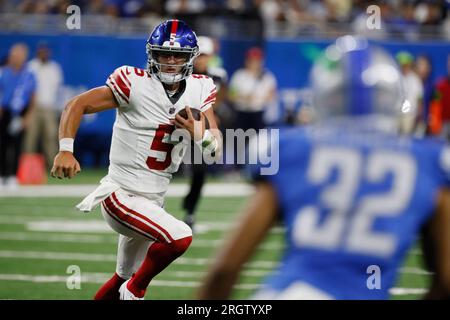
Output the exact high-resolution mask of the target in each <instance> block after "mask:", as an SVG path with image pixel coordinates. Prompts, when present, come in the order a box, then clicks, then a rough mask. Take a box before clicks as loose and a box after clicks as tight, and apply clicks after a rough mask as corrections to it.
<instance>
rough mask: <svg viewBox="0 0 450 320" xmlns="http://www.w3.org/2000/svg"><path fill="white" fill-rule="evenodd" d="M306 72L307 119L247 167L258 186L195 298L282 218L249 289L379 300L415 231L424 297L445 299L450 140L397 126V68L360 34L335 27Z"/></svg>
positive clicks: (400, 108)
mask: <svg viewBox="0 0 450 320" xmlns="http://www.w3.org/2000/svg"><path fill="white" fill-rule="evenodd" d="M311 79H312V104H313V107H314V108H315V112H316V114H315V116H316V119H317V121H316V123H315V124H313V125H311V126H309V127H303V128H301V127H296V128H291V129H286V130H281V131H280V138H279V141H277V142H276V143H278V146H279V159H280V163H279V168H280V169H279V171H278V173H277V174H275V175H271V176H262V175H261V174H260V170H259V169H260V168H261V167H260V166H258V165H257V166H255V167H253V168H252V169H251V170H250V171H251V172H252V173H253V177H254V178H255V179H256V193H255V194H254V196H253V198H252V199H251V201H250V203H249V205H248V207H247V209H246V211H245V212H244V216H243V217H242V218H241V219H240V220H238V221H240V224H239V226H238V227H237V228H235V230H234V232H233V234H232V235H231V237H230V239H229V240H228V241H227V242H226V244H225V245H224V246H223V247H222V250H221V252H220V253H219V254H218V257H217V259H216V260H215V263H214V264H213V265H212V267H211V269H210V271H209V273H208V275H207V277H206V279H205V281H204V284H203V285H202V287H201V289H200V291H199V293H198V297H199V298H202V299H224V298H229V297H230V294H231V292H232V287H233V284H234V283H235V282H236V280H237V279H238V276H239V272H240V270H241V268H242V266H243V264H244V263H245V262H247V261H248V260H249V258H250V257H251V255H252V253H253V252H254V251H255V249H256V248H257V245H258V244H259V243H260V242H261V241H262V240H263V238H264V236H265V235H266V234H267V233H268V231H269V229H270V227H271V226H272V225H274V223H275V222H276V221H277V219H278V218H280V219H281V220H282V221H283V224H284V225H285V227H286V236H285V245H286V250H285V253H284V255H283V258H282V261H281V263H280V265H279V267H278V268H276V270H275V272H274V273H273V274H272V275H271V276H269V277H268V279H267V280H266V281H265V282H264V284H263V286H262V287H261V289H260V290H258V291H257V292H256V294H255V295H254V296H253V298H255V299H387V298H388V297H389V289H390V288H392V287H393V285H394V284H395V283H396V279H397V271H398V269H399V268H400V267H401V266H402V262H403V260H404V258H405V256H406V254H407V253H408V250H409V249H410V248H411V246H412V245H414V244H415V241H416V240H417V235H418V233H419V231H420V230H424V233H423V237H422V239H423V240H424V243H426V244H427V245H426V246H425V249H430V250H427V251H426V254H424V257H426V258H427V259H426V260H427V262H428V266H429V267H431V269H432V271H433V272H434V273H433V278H432V286H431V288H430V289H429V292H428V293H427V294H426V295H425V297H426V298H449V297H450V189H449V186H450V148H449V147H448V146H447V145H446V144H445V142H444V141H437V140H432V139H428V138H427V139H422V140H421V139H416V138H412V137H410V136H407V135H404V134H400V133H399V130H398V128H399V125H401V121H400V120H401V118H402V117H403V115H404V114H407V113H408V112H411V109H410V108H408V105H407V104H404V103H403V102H404V100H403V94H402V90H401V88H402V86H401V82H400V79H401V76H400V73H399V71H398V69H397V67H396V65H395V62H394V61H393V59H392V58H391V57H390V56H389V55H388V54H387V53H385V52H384V51H383V50H382V49H379V48H376V47H372V46H371V45H369V44H368V42H367V41H365V40H364V39H362V38H357V37H352V36H345V37H342V38H339V39H338V40H337V41H336V43H335V44H333V45H332V46H330V47H329V48H327V49H326V50H325V51H324V54H323V57H322V58H321V59H319V60H318V61H317V62H316V63H315V65H314V67H313V69H312V77H311ZM274 143H275V142H274ZM377 278H378V279H377Z"/></svg>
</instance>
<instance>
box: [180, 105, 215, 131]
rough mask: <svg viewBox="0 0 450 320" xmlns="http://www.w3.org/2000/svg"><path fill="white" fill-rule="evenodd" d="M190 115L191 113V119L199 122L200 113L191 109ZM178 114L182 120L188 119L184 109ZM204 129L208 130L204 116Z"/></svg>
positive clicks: (207, 123)
mask: <svg viewBox="0 0 450 320" xmlns="http://www.w3.org/2000/svg"><path fill="white" fill-rule="evenodd" d="M191 113H192V117H194V119H195V120H197V121H199V120H200V113H201V111H200V110H198V109H195V108H191ZM178 114H179V115H180V116H181V117H183V118H184V119H187V118H188V115H187V112H186V109H181V110H180V111H179V112H178ZM204 118H205V128H206V129H209V122H208V118H207V117H206V116H205V117H204Z"/></svg>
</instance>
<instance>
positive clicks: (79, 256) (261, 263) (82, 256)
mask: <svg viewBox="0 0 450 320" xmlns="http://www.w3.org/2000/svg"><path fill="white" fill-rule="evenodd" d="M0 239H1V237H0ZM0 258H15V259H42V260H59V261H108V262H115V261H116V255H115V254H99V253H81V252H53V251H13V250H0ZM211 259H212V258H185V257H180V258H178V259H177V260H175V262H174V264H179V265H194V266H205V265H208V264H209V263H210V262H211V261H212V260H211ZM278 263H279V262H278V261H270V260H256V261H252V262H250V263H248V264H247V265H246V268H251V269H259V271H260V272H267V271H268V270H272V269H274V268H275V267H276V266H277V265H278ZM260 269H265V270H260ZM254 271H255V270H252V272H254ZM399 272H400V273H404V274H414V275H423V276H425V275H426V276H429V275H432V274H433V273H431V272H428V271H427V270H424V269H420V268H417V267H403V268H400V269H399Z"/></svg>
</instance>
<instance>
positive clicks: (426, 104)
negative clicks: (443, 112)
mask: <svg viewBox="0 0 450 320" xmlns="http://www.w3.org/2000/svg"><path fill="white" fill-rule="evenodd" d="M431 68H432V66H431V61H430V58H429V57H428V56H426V55H419V56H418V57H417V58H416V62H415V71H416V73H417V75H418V76H419V79H420V81H421V82H422V85H423V89H424V92H423V110H422V114H421V118H422V122H423V123H424V124H427V123H428V114H429V108H430V103H431V99H432V97H433V91H434V85H433V79H432V78H431V72H432V69H431Z"/></svg>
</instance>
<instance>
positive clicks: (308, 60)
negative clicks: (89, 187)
mask: <svg viewBox="0 0 450 320" xmlns="http://www.w3.org/2000/svg"><path fill="white" fill-rule="evenodd" d="M145 40H146V36H145V35H142V36H133V37H120V36H119V37H111V36H97V35H67V34H64V35H43V34H11V33H0V61H3V62H4V61H5V59H6V56H7V53H8V50H9V48H10V47H11V46H12V45H13V44H14V43H17V42H24V43H26V44H27V45H28V46H29V47H30V54H31V55H34V52H35V49H36V46H37V44H38V43H39V42H40V41H46V42H47V43H48V44H49V45H50V46H51V48H52V51H53V59H54V60H56V61H58V62H59V63H60V64H61V66H62V68H63V72H64V77H65V88H64V91H63V94H62V95H61V102H60V107H61V108H62V107H63V106H64V101H66V100H67V99H69V98H70V97H71V96H73V95H76V94H77V93H79V92H82V91H84V90H86V89H89V88H92V87H95V86H99V85H102V84H104V83H105V80H106V78H107V77H108V75H109V74H110V73H111V72H112V71H113V70H114V69H115V68H116V67H118V66H121V65H132V66H137V67H142V68H143V67H145V65H146V53H145ZM330 42H331V41H330V40H316V39H312V40H309V39H296V40H288V39H282V40H276V39H269V40H267V41H266V43H265V51H266V66H267V68H268V69H270V70H271V71H272V72H273V73H274V74H275V76H276V77H277V80H278V85H279V89H280V91H279V108H278V110H276V112H272V115H271V119H272V121H273V122H275V123H276V122H277V121H278V120H279V119H280V118H281V115H282V114H284V111H285V110H286V109H298V108H300V107H301V105H302V104H303V101H304V99H305V97H306V96H307V84H308V73H309V70H310V68H311V65H312V61H313V60H314V59H315V57H317V55H318V54H319V52H320V50H321V49H323V48H324V47H326V46H327V45H328V44H330ZM376 42H377V43H379V44H380V45H382V46H383V47H384V48H386V49H387V50H388V51H389V52H391V53H392V54H394V55H395V54H396V53H397V52H399V51H401V50H407V51H409V52H410V53H412V54H413V55H418V54H426V55H428V56H429V57H430V59H431V61H432V64H433V74H432V76H433V78H434V79H437V78H438V77H440V76H444V75H445V74H446V72H447V66H446V63H447V55H448V54H449V53H450V43H449V42H438V41H429V42H421V43H410V42H394V41H376ZM256 43H257V42H256V41H255V40H235V39H221V41H220V55H221V57H222V59H223V62H224V67H225V68H226V69H227V71H228V73H229V75H231V74H232V73H233V72H234V71H235V70H236V69H238V68H239V67H240V66H241V65H242V63H243V60H244V56H245V51H246V50H247V49H248V48H249V47H251V46H252V45H255V44H256ZM113 121H114V111H109V112H104V113H101V114H99V115H90V116H88V117H85V119H84V121H83V123H82V125H81V127H80V131H79V135H80V136H82V135H88V136H90V137H96V140H97V139H99V140H101V141H105V140H104V139H105V137H106V138H108V137H110V135H111V126H112V122H113ZM88 141H90V142H91V144H92V146H93V148H98V144H97V143H96V141H94V139H90V140H88ZM107 141H109V139H108V140H107ZM103 145H104V144H103ZM96 146H97V147H96ZM80 147H82V146H80ZM85 147H86V148H88V147H89V146H85ZM89 148H90V147H89ZM108 148H109V144H108V145H104V148H103V147H102V149H104V150H103V152H105V150H106V151H107V150H108ZM91 161H93V160H89V161H87V162H88V163H89V162H91ZM97 161H98V159H97ZM99 161H100V162H101V163H105V161H107V159H105V157H104V156H103V159H100V160H99Z"/></svg>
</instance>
